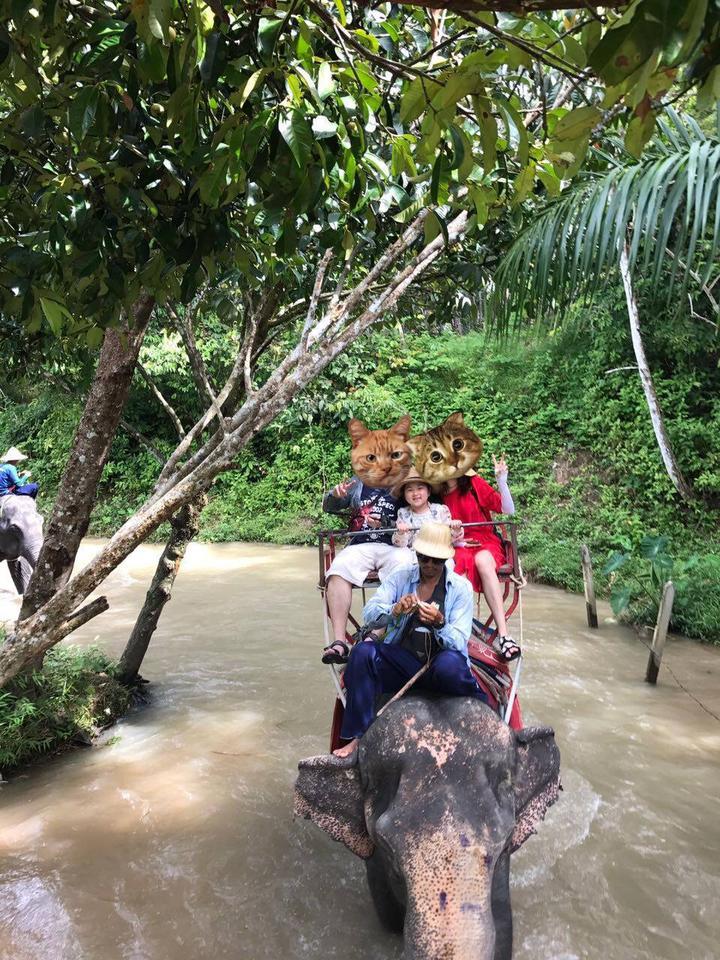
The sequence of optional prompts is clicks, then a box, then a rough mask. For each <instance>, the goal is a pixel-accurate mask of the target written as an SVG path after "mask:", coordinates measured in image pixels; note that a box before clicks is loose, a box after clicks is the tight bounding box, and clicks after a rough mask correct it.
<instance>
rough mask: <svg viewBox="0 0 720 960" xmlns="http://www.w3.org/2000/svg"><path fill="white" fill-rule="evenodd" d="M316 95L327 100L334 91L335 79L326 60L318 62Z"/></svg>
mask: <svg viewBox="0 0 720 960" xmlns="http://www.w3.org/2000/svg"><path fill="white" fill-rule="evenodd" d="M317 91H318V96H319V97H320V99H321V100H327V98H328V97H330V96H332V94H333V93H334V91H335V81H334V80H333V75H332V70H331V69H330V64H329V63H328V62H327V61H323V62H322V63H321V64H320V69H319V71H318V82H317Z"/></svg>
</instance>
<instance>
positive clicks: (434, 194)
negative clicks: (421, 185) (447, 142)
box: [430, 152, 443, 203]
mask: <svg viewBox="0 0 720 960" xmlns="http://www.w3.org/2000/svg"><path fill="white" fill-rule="evenodd" d="M442 172H443V155H442V152H440V153H439V154H438V155H437V157H436V158H435V163H434V164H433V169H432V177H431V178H430V199H431V200H432V202H433V203H437V202H438V193H439V191H440V177H441V176H442Z"/></svg>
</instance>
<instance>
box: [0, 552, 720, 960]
mask: <svg viewBox="0 0 720 960" xmlns="http://www.w3.org/2000/svg"><path fill="white" fill-rule="evenodd" d="M90 549H92V545H87V546H86V547H85V553H86V554H87V551H88V550H90ZM155 556H156V550H155V549H154V548H150V547H147V548H142V549H140V550H138V551H137V552H136V553H135V554H134V555H133V556H132V557H131V558H130V560H129V561H128V562H127V563H126V564H125V565H124V566H123V567H122V568H120V569H119V570H118V571H117V572H116V573H115V574H114V576H113V577H112V578H111V581H110V583H109V584H108V590H107V592H108V595H109V597H110V600H111V603H112V610H111V612H110V613H109V614H106V615H105V616H104V617H103V618H102V619H99V620H97V621H95V622H94V624H90V625H88V627H87V628H86V629H85V631H84V632H83V633H82V634H81V637H82V640H83V642H87V641H91V640H92V639H93V638H94V635H95V634H96V633H100V634H101V637H102V644H103V645H104V646H105V647H106V648H107V649H109V650H110V651H111V652H112V653H115V654H117V653H119V652H120V650H121V648H122V645H123V643H124V640H125V638H126V636H127V634H128V632H129V629H130V627H131V624H132V622H133V620H134V617H135V614H136V612H137V609H138V607H139V604H140V603H141V601H142V597H143V595H144V591H145V589H146V584H147V581H148V578H149V576H150V574H151V570H152V568H153V566H154V558H155ZM315 562H316V561H315V554H314V552H313V551H311V550H306V549H303V548H293V547H266V546H255V545H244V544H227V545H216V546H205V545H198V546H193V548H192V549H191V552H190V555H189V557H188V560H187V562H186V566H185V567H184V568H183V571H182V573H181V575H180V578H179V580H178V583H177V587H176V593H175V597H174V599H173V601H172V602H171V604H170V605H169V607H168V608H167V609H166V612H165V613H164V614H163V618H162V620H161V626H160V629H159V631H158V633H157V634H156V637H155V639H154V640H153V644H152V646H151V649H150V652H149V654H148V657H147V660H146V662H145V666H144V668H143V673H144V674H145V676H147V677H149V678H151V679H152V680H153V686H152V692H153V700H152V704H151V705H150V706H149V707H147V708H145V709H143V710H141V711H138V712H136V713H135V714H133V715H131V716H130V717H129V718H128V719H126V720H125V721H124V722H122V723H121V724H119V725H118V726H117V727H115V728H114V729H113V730H112V731H110V732H109V734H108V736H119V737H120V739H119V741H117V742H114V743H111V744H109V745H107V746H99V747H95V748H93V749H90V750H83V751H78V752H74V753H72V754H68V755H65V756H63V757H60V758H58V759H57V760H55V761H53V762H51V763H49V764H47V765H46V766H43V767H39V768H37V769H35V770H33V771H32V774H31V775H28V776H25V777H22V778H19V779H15V780H13V781H12V782H10V783H9V784H6V785H4V786H3V787H2V791H1V793H0V804H1V805H2V807H1V809H0V855H1V856H2V858H3V866H4V869H3V872H2V877H1V879H0V958H2V960H40V958H42V960H180V958H182V960H200V958H212V960H215V958H225V957H227V958H237V960H261V958H262V960H264V958H272V960H280V958H291V960H299V958H305V957H317V958H323V960H326V958H335V957H337V958H347V960H397V958H399V956H400V953H401V944H400V941H399V939H398V938H396V937H394V936H391V935H389V934H386V933H385V932H384V931H383V930H382V929H381V928H380V927H379V925H378V922H377V921H376V919H375V917H374V914H373V910H372V907H371V904H370V900H369V896H368V893H367V891H366V888H365V882H364V868H363V866H362V864H361V862H360V861H359V860H356V859H355V858H354V857H353V856H352V854H350V853H349V852H347V851H346V850H345V849H344V848H343V847H341V846H339V845H338V844H335V843H333V842H332V841H331V840H330V839H329V838H328V837H326V836H325V835H324V834H322V833H321V832H320V831H319V830H318V829H317V828H316V827H313V826H312V825H311V824H309V823H306V822H304V821H298V822H293V819H292V815H291V807H292V786H293V781H294V778H295V770H296V764H297V760H298V758H300V757H303V756H307V755H310V754H313V753H317V752H320V751H321V750H323V749H325V746H326V743H327V735H328V727H329V719H330V711H331V706H332V689H331V684H330V679H329V675H328V673H327V672H326V668H321V666H320V665H319V663H318V654H319V649H320V646H321V632H320V617H319V609H320V605H319V600H318V597H317V592H316V590H315V588H314V577H315V570H316V567H315ZM2 577H3V580H2V586H6V582H5V579H4V578H5V577H6V574H5V572H3V573H2ZM605 613H607V611H605ZM524 620H525V630H524V633H525V652H526V657H525V667H524V673H525V677H524V686H523V696H522V701H523V705H524V708H525V712H526V719H530V720H532V721H536V722H542V723H548V724H552V725H553V726H554V727H555V730H556V733H557V739H558V743H559V745H560V749H561V751H562V761H563V780H564V785H565V792H564V793H563V794H562V795H561V799H560V802H559V803H558V804H557V805H556V806H555V807H554V808H553V809H552V810H551V811H550V813H549V815H548V818H547V820H546V822H545V823H544V824H543V825H542V827H541V829H540V832H539V834H538V836H536V837H534V838H532V839H531V840H530V841H528V843H527V844H526V845H525V847H524V848H523V849H522V850H521V851H520V852H519V853H517V854H516V855H515V856H514V858H513V881H512V883H513V906H514V913H515V923H516V949H515V957H516V958H521V960H530V958H532V960H575V958H578V960H579V958H583V960H585V958H588V960H646V958H647V960H650V958H653V960H657V958H661V960H676V958H677V960H680V958H682V960H715V958H717V957H718V955H719V953H720V950H719V948H718V934H719V933H720V920H719V919H718V904H719V903H720V825H719V824H718V820H719V818H718V796H719V795H720V770H719V768H718V759H719V758H720V723H718V721H717V720H715V719H713V718H712V717H710V716H709V715H708V714H707V713H705V712H704V711H703V710H702V709H701V708H700V707H699V706H698V704H697V703H696V702H695V701H693V700H692V699H690V698H689V697H688V696H687V694H686V693H684V692H683V691H682V690H681V689H680V688H679V687H678V686H677V685H676V683H675V681H674V680H673V679H672V677H671V676H670V675H669V673H668V672H667V670H665V668H663V671H662V672H661V678H660V679H661V683H660V685H659V686H658V687H657V689H651V688H649V687H648V686H647V685H645V684H644V683H643V682H642V677H643V675H644V669H645V662H646V657H647V655H646V651H645V650H644V648H643V647H642V646H641V644H640V643H639V642H638V640H637V639H636V638H635V636H634V634H633V633H632V632H631V631H629V630H626V629H622V628H619V627H617V626H615V625H613V624H608V623H604V624H603V625H602V627H601V629H600V630H599V631H589V630H588V629H587V628H586V626H585V622H584V602H583V599H582V597H577V596H571V595H567V594H564V593H562V592H560V591H557V590H551V589H547V588H541V587H531V588H528V590H527V591H526V598H525V617H524ZM719 654H720V651H718V650H714V649H709V648H706V647H702V646H699V645H696V644H692V643H689V642H687V641H681V640H674V641H672V642H671V645H670V650H669V653H668V654H667V658H668V663H669V665H670V667H671V668H672V669H673V670H675V672H676V673H677V675H678V677H679V678H680V679H681V681H682V683H683V684H685V685H686V686H688V687H689V688H690V689H691V690H693V691H694V692H695V693H696V694H697V695H698V696H700V699H701V700H703V701H704V702H706V703H707V704H708V705H709V706H711V708H712V709H714V710H715V712H716V713H718V714H720V696H719V693H718V687H719V685H718V682H717V681H718V675H719V674H720V656H719Z"/></svg>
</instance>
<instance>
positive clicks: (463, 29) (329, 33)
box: [0, 0, 720, 349]
mask: <svg viewBox="0 0 720 960" xmlns="http://www.w3.org/2000/svg"><path fill="white" fill-rule="evenodd" d="M509 6H512V5H511V4H509ZM584 16H585V15H584V13H580V12H577V13H565V12H563V11H562V10H558V11H556V12H547V13H544V14H529V15H527V16H525V17H515V16H510V15H507V14H503V13H500V14H497V15H495V14H490V13H476V14H468V15H467V17H466V16H463V15H462V14H457V13H453V12H448V14H447V16H446V17H445V19H444V30H445V32H446V35H447V36H448V37H450V38H452V41H453V42H452V43H451V44H447V43H443V44H441V45H440V47H439V48H438V49H435V47H434V46H433V39H434V37H435V28H436V25H434V24H433V22H432V21H431V19H430V16H429V14H428V11H426V10H424V9H422V8H419V7H417V6H403V5H396V4H393V5H388V4H383V5H380V6H375V7H372V6H370V7H363V8H360V9H355V10H353V11H351V18H350V19H348V17H347V16H346V14H345V12H344V9H343V5H342V4H340V3H333V2H331V0H312V2H307V3H302V4H297V3H289V4H288V3H281V4H280V6H279V7H278V8H274V7H273V8H267V9H262V10H260V9H259V8H258V7H257V6H254V5H252V4H237V3H229V2H227V0H217V2H215V3H213V4H212V5H208V4H206V3H205V2H204V0H188V2H187V3H179V2H177V0H132V2H131V3H130V4H129V5H128V4H127V3H123V2H120V0H107V2H104V3H103V4H93V3H89V4H65V5H58V4H57V3H56V2H54V0H37V2H36V3H34V4H33V5H30V4H28V3H26V2H23V0H0V208H1V213H0V313H2V314H3V315H4V316H5V317H13V318H15V317H17V318H19V319H20V321H21V323H22V324H24V325H25V327H26V329H27V330H28V331H30V332H31V333H38V332H40V331H41V330H48V331H50V332H51V333H52V334H53V335H55V336H66V335H70V336H72V337H74V338H81V339H82V340H83V342H84V343H85V344H86V345H87V346H88V347H89V348H90V349H95V348H97V346H98V345H99V343H100V341H101V337H102V327H104V326H106V325H108V324H111V323H113V322H116V321H117V319H118V317H119V316H120V312H121V310H122V309H123V307H125V308H127V307H129V306H130V305H131V304H132V303H133V302H134V301H136V300H137V298H138V296H139V295H140V294H141V293H145V294H151V295H152V296H154V297H155V298H157V300H159V301H160V302H164V301H165V300H166V299H167V298H172V299H173V300H175V301H181V302H185V303H187V302H188V301H189V300H190V299H191V298H192V296H193V294H194V293H195V291H196V290H197V289H198V287H199V285H200V284H201V283H202V282H203V280H205V279H206V278H208V277H209V278H215V277H217V276H219V275H221V274H223V273H224V272H225V271H227V270H229V269H231V270H233V271H236V272H237V273H238V274H239V275H240V276H242V278H243V281H244V283H245V285H246V287H252V288H255V289H257V288H258V287H260V286H261V285H262V284H263V283H264V282H265V280H266V279H267V278H268V277H271V276H277V275H279V274H287V273H294V274H295V275H298V274H302V273H303V270H304V269H305V267H306V260H307V259H308V258H309V259H310V260H312V259H313V258H314V257H315V256H316V255H317V252H318V250H324V249H327V248H328V247H333V248H336V249H341V248H343V249H345V250H348V249H350V248H351V247H352V246H353V244H354V243H355V241H356V240H357V239H358V238H367V237H372V236H373V235H375V233H376V231H377V230H378V224H379V227H380V230H379V232H380V234H381V235H383V236H387V232H388V229H391V228H392V227H393V221H392V219H391V215H395V216H396V217H397V216H398V215H402V214H403V212H405V211H410V210H418V209H420V208H421V207H422V206H424V205H426V204H427V203H433V204H439V205H440V207H441V208H447V209H445V210H442V209H441V210H440V211H438V212H436V213H435V214H434V216H433V217H432V218H430V223H431V229H433V230H435V231H437V230H438V229H439V230H442V229H443V224H444V222H445V219H446V213H447V212H448V209H450V208H452V207H454V208H456V209H457V208H460V207H463V206H469V207H471V208H472V209H473V210H474V213H473V217H474V223H475V224H476V225H477V226H479V227H482V226H483V225H484V224H485V223H486V222H488V221H491V220H493V219H495V218H496V217H497V216H498V214H499V212H500V210H501V209H508V208H510V207H513V206H517V205H519V204H521V203H522V201H523V200H525V199H526V198H527V197H529V196H530V195H531V194H532V192H533V191H534V190H536V189H537V190H540V191H544V190H547V191H548V192H550V193H551V194H552V193H553V192H557V190H558V189H559V184H560V181H561V180H564V179H568V178H569V177H571V176H573V175H574V174H575V173H576V172H577V171H578V170H579V169H580V167H581V165H582V164H583V163H584V161H585V157H586V155H587V152H588V146H589V143H590V139H591V136H592V138H593V142H596V141H597V140H598V138H599V137H600V133H598V132H597V130H598V126H601V125H602V123H604V122H605V121H606V120H607V121H608V122H609V121H610V120H613V119H615V114H614V113H613V114H612V115H607V113H606V111H607V110H608V109H609V108H611V107H612V108H615V107H617V112H618V119H617V123H618V124H620V125H623V126H626V127H627V128H628V129H627V140H628V144H629V145H630V144H632V147H633V149H634V150H635V152H638V151H639V150H640V149H641V147H642V145H643V143H644V142H645V141H646V139H647V137H648V136H649V135H650V133H651V132H652V125H653V122H654V117H655V115H656V113H657V112H658V111H659V109H660V106H661V104H662V102H663V98H664V97H666V96H668V97H672V96H674V95H676V94H677V84H678V83H682V84H684V85H685V88H688V87H691V86H692V85H699V84H702V95H703V97H704V98H705V99H706V100H707V101H708V103H710V102H713V101H714V99H715V98H716V97H717V96H718V95H720V90H718V86H719V83H718V79H719V77H720V74H719V73H718V70H719V69H720V68H718V59H719V49H720V45H719V42H718V32H719V24H720V14H719V13H718V8H717V4H716V3H709V2H708V0H693V2H692V3H691V4H679V3H673V4H668V3H663V2H660V0H635V2H634V3H632V4H631V5H630V7H629V9H628V10H627V12H625V13H624V14H623V15H622V16H616V15H615V14H614V13H612V12H608V14H607V17H606V18H605V19H604V20H600V19H593V18H585V19H583V17H584ZM700 37H702V41H703V42H702V44H701V43H700V41H699V38H700ZM588 64H589V65H590V67H591V68H593V70H594V73H595V75H594V76H593V73H592V72H588V71H587V69H586V68H587V65H588ZM541 71H542V88H543V93H542V100H540V99H539V98H538V94H537V90H536V84H535V80H534V78H535V77H536V76H537V75H538V74H539V73H540V72H541ZM567 77H570V78H571V79H572V80H574V81H575V83H576V87H575V90H576V93H575V94H574V97H575V101H576V102H573V99H572V98H571V99H570V100H569V101H568V99H567V96H566V95H564V96H562V97H560V96H559V94H560V92H561V90H562V86H563V83H564V81H565V80H566V78H567ZM556 103H557V105H555V104H556ZM533 111H535V121H534V122H533V123H529V124H528V125H529V127H530V129H528V128H527V127H526V123H525V120H526V117H527V114H528V113H529V112H533ZM540 116H542V123H540V122H539V118H540ZM648 118H649V119H648ZM517 212H518V214H519V216H522V214H521V213H520V211H517Z"/></svg>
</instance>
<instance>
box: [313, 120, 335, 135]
mask: <svg viewBox="0 0 720 960" xmlns="http://www.w3.org/2000/svg"><path fill="white" fill-rule="evenodd" d="M312 132H313V136H314V137H315V139H316V140H326V139H327V138H328V137H334V136H335V135H336V134H337V124H336V123H333V121H332V120H328V118H327V117H323V116H319V117H313V122H312Z"/></svg>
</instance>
